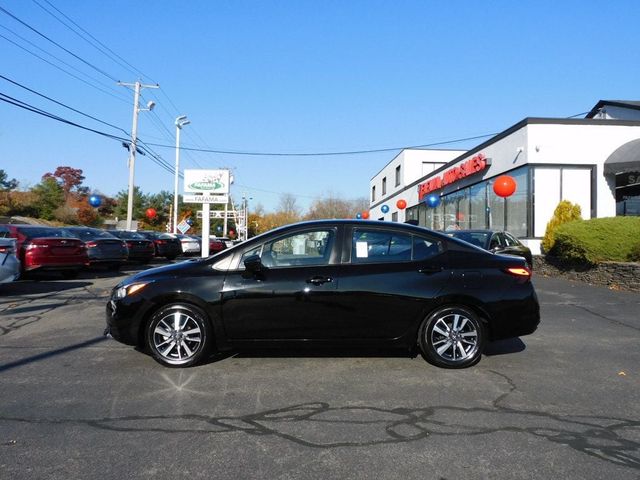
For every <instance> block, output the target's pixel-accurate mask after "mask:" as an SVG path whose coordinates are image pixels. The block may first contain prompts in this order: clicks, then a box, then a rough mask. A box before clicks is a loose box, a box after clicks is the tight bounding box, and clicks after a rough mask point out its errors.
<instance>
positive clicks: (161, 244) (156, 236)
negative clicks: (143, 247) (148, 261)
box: [138, 230, 182, 260]
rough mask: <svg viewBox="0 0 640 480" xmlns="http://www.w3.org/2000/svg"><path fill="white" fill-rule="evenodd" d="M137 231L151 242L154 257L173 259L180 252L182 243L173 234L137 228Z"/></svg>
mask: <svg viewBox="0 0 640 480" xmlns="http://www.w3.org/2000/svg"><path fill="white" fill-rule="evenodd" d="M138 233H139V234H140V235H142V236H143V237H144V238H146V239H147V240H151V241H152V242H153V245H154V248H155V255H156V257H165V258H166V259H167V260H175V259H176V257H177V256H178V255H180V254H182V243H181V242H180V239H179V238H178V237H176V236H175V235H171V234H170V233H163V232H154V231H151V230H139V231H138Z"/></svg>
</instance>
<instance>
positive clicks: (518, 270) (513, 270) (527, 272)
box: [506, 267, 531, 278]
mask: <svg viewBox="0 0 640 480" xmlns="http://www.w3.org/2000/svg"><path fill="white" fill-rule="evenodd" d="M506 272H507V273H510V274H511V275H515V276H516V277H521V278H530V277H531V269H529V268H527V267H510V268H507V269H506Z"/></svg>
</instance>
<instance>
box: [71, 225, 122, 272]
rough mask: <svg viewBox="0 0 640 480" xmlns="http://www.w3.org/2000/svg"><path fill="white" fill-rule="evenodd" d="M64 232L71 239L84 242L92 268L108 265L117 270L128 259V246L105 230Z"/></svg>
mask: <svg viewBox="0 0 640 480" xmlns="http://www.w3.org/2000/svg"><path fill="white" fill-rule="evenodd" d="M64 231H65V232H67V233H68V234H69V236H70V237H75V238H79V239H80V240H82V241H83V242H84V244H85V246H86V247H87V256H88V257H89V263H90V264H91V266H94V265H106V266H107V267H110V268H112V269H114V270H117V269H119V268H120V266H121V265H122V264H124V263H126V261H127V259H128V255H129V250H128V249H127V244H126V243H125V242H124V241H123V240H121V239H119V238H117V237H115V236H113V235H111V234H110V233H109V232H107V231H105V230H100V229H98V228H91V227H65V228H64Z"/></svg>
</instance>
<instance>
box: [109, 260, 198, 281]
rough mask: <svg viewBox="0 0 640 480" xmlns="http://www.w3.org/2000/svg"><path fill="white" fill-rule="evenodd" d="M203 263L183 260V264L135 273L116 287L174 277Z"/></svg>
mask: <svg viewBox="0 0 640 480" xmlns="http://www.w3.org/2000/svg"><path fill="white" fill-rule="evenodd" d="M203 263H204V260H203V259H201V258H193V259H190V260H185V261H183V262H178V263H173V264H171V265H164V266H162V267H155V268H150V269H148V270H144V271H143V272H140V273H136V274H135V275H131V276H130V277H127V278H125V279H124V280H122V281H121V282H120V283H119V284H118V286H119V287H121V286H123V285H129V284H131V283H135V282H141V281H151V280H156V279H158V278H162V277H165V278H166V277H175V276H178V275H180V274H181V273H184V272H187V271H189V270H193V269H194V268H195V267H198V266H200V265H202V264H203Z"/></svg>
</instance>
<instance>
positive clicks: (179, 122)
mask: <svg viewBox="0 0 640 480" xmlns="http://www.w3.org/2000/svg"><path fill="white" fill-rule="evenodd" d="M175 123H176V171H175V174H174V178H173V233H174V234H176V233H178V175H179V172H180V131H181V130H182V127H184V126H185V125H189V124H190V123H191V121H189V120H187V116H186V115H180V116H179V117H177V118H176V122H175Z"/></svg>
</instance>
